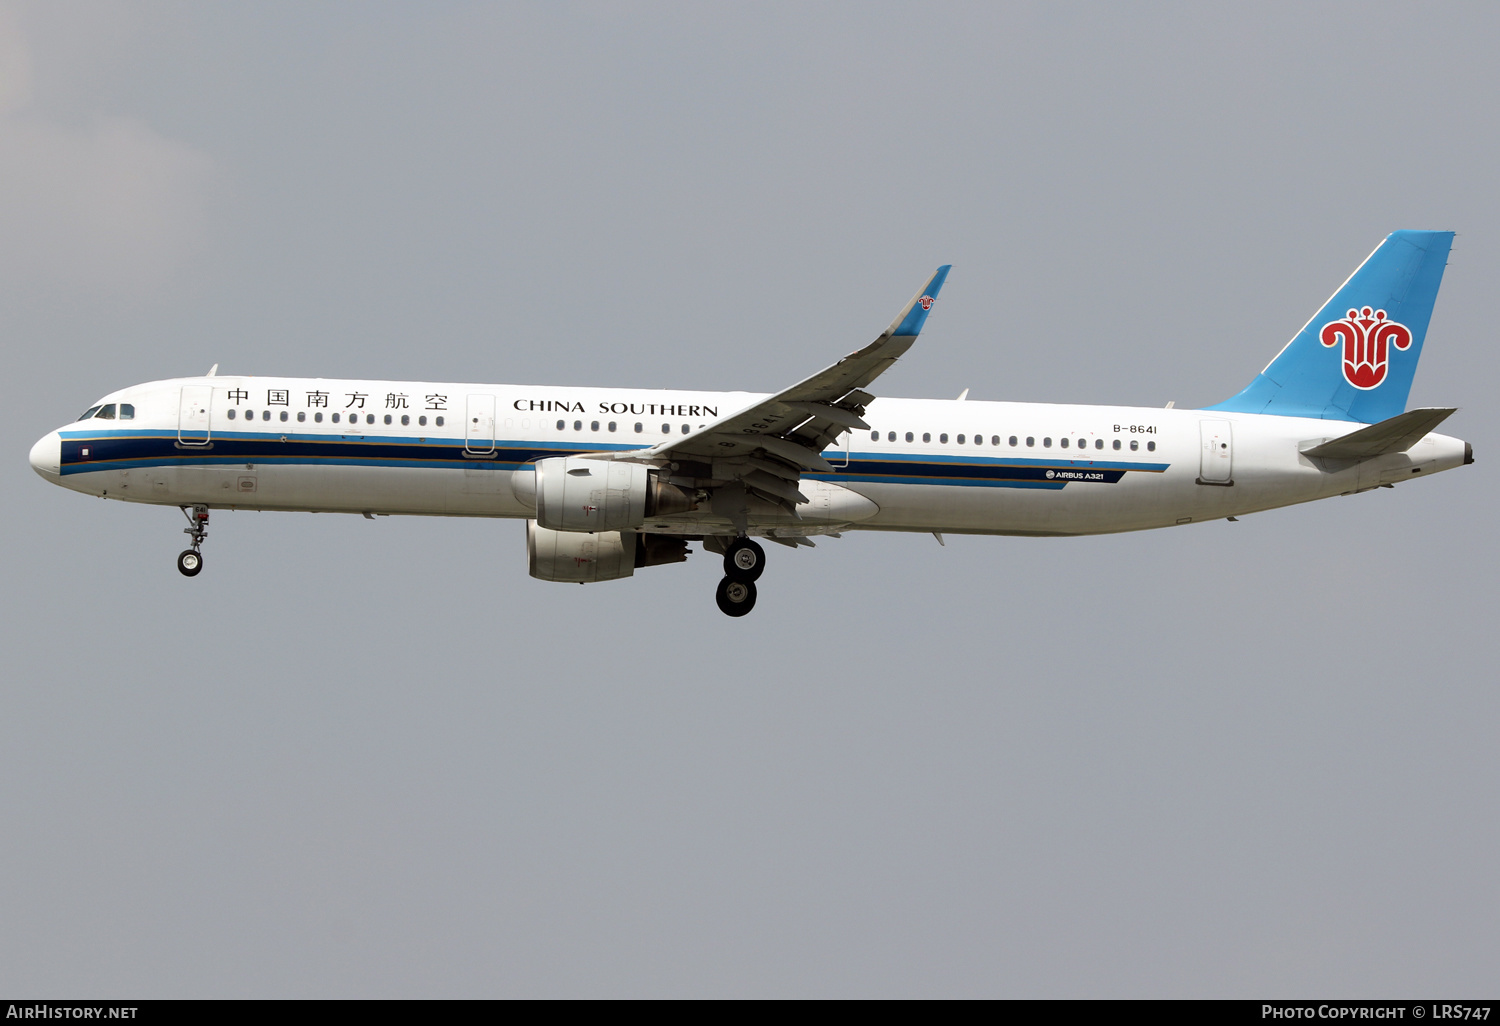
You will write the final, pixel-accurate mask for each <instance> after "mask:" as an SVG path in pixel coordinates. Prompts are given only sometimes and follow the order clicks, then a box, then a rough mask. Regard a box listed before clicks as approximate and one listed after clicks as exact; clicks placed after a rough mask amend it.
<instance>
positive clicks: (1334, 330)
mask: <svg viewBox="0 0 1500 1026" xmlns="http://www.w3.org/2000/svg"><path fill="white" fill-rule="evenodd" d="M1318 339H1319V340H1320V341H1321V342H1322V343H1323V344H1324V345H1325V346H1328V347H1330V348H1331V347H1333V346H1336V345H1339V344H1341V343H1342V345H1343V347H1344V380H1345V381H1347V382H1349V384H1351V385H1353V386H1354V387H1355V388H1359V389H1365V390H1368V389H1371V388H1375V387H1376V386H1378V385H1379V384H1380V383H1381V382H1382V381H1384V380H1385V375H1386V371H1387V370H1389V369H1390V347H1391V346H1395V347H1396V348H1397V349H1407V348H1409V347H1410V346H1411V341H1412V339H1411V329H1410V328H1408V327H1407V326H1406V325H1404V324H1399V323H1397V322H1396V321H1390V320H1386V316H1385V311H1384V310H1374V311H1372V310H1371V309H1370V308H1369V307H1368V306H1367V307H1364V308H1362V309H1359V310H1350V311H1349V315H1348V316H1347V317H1345V318H1343V319H1342V320H1337V321H1329V322H1328V323H1327V324H1325V325H1323V330H1322V331H1321V332H1319V333H1318Z"/></svg>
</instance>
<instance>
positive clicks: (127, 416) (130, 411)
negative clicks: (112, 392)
mask: <svg viewBox="0 0 1500 1026" xmlns="http://www.w3.org/2000/svg"><path fill="white" fill-rule="evenodd" d="M120 419H121V420H135V407H134V406H133V405H131V404H130V403H121V404H120Z"/></svg>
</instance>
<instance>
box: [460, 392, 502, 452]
mask: <svg viewBox="0 0 1500 1026" xmlns="http://www.w3.org/2000/svg"><path fill="white" fill-rule="evenodd" d="M464 451H465V452H471V453H474V454H475V455H482V454H485V453H491V452H494V451H495V397H494V396H492V395H471V396H469V410H468V416H466V417H465V418H464Z"/></svg>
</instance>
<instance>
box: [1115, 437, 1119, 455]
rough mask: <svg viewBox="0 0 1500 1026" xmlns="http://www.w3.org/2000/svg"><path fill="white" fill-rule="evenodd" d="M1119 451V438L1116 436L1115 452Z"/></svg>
mask: <svg viewBox="0 0 1500 1026" xmlns="http://www.w3.org/2000/svg"><path fill="white" fill-rule="evenodd" d="M1119 451H1120V440H1119V439H1118V438H1116V439H1115V452H1119Z"/></svg>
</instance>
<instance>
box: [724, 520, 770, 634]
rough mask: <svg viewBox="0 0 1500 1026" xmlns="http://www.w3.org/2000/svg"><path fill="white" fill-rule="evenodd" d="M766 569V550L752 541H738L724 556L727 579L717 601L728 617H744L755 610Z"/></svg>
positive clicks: (742, 539) (747, 539)
mask: <svg viewBox="0 0 1500 1026" xmlns="http://www.w3.org/2000/svg"><path fill="white" fill-rule="evenodd" d="M765 569H766V550H765V549H763V548H761V547H760V546H759V545H757V544H756V543H755V542H753V541H751V540H750V539H749V538H736V539H735V540H734V541H733V542H731V543H730V545H729V549H728V551H726V552H725V553H724V579H723V580H722V581H720V582H719V590H718V591H717V592H716V593H715V594H714V599H715V600H716V601H717V602H718V603H719V609H720V611H721V612H723V613H724V614H725V615H727V616H744V615H745V614H746V613H748V612H750V610H752V609H754V608H755V581H756V579H757V578H759V577H760V575H761V573H762V572H764V570H765Z"/></svg>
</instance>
